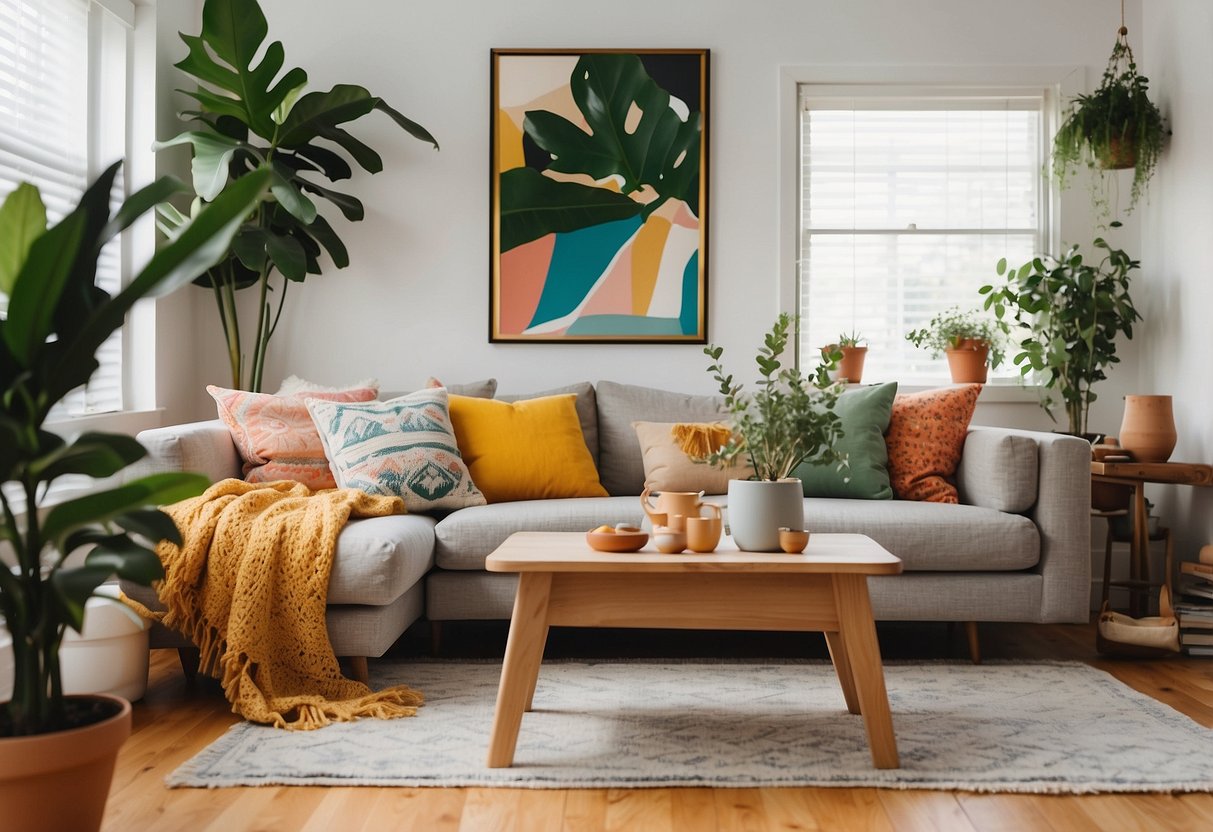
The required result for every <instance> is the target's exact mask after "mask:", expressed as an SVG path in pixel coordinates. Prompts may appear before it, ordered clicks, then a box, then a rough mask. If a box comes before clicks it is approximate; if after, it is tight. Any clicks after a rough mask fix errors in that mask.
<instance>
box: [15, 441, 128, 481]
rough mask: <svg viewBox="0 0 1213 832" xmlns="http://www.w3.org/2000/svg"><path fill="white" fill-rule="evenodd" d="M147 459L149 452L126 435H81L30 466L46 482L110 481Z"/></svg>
mask: <svg viewBox="0 0 1213 832" xmlns="http://www.w3.org/2000/svg"><path fill="white" fill-rule="evenodd" d="M145 456H147V450H146V449H145V448H144V447H143V446H142V445H140V444H139V442H138V441H136V440H135V439H134V438H133V437H130V436H126V435H125V434H120V433H82V434H80V436H78V437H76V439H75V440H73V441H72V442H71V444H69V445H64V446H62V447H60V448H58V449H57V450H56V451H55V452H54V453H52V454H50V455H48V456H47V457H45V458H43V459H40V460H38V462H36V463H35V464H34V465H31V466H30V472H31V473H32V474H34V475H35V476H36V477H38V478H39V479H40V480H41V481H43V482H49V481H50V480H53V479H55V478H56V477H61V476H63V475H64V474H84V475H86V476H89V477H95V478H101V477H111V476H113V475H114V474H116V473H118V472H119V471H121V470H122V469H123V468H125V467H126V466H128V465H130V464H131V463H132V462H135V461H137V460H140V459H142V458H143V457H145Z"/></svg>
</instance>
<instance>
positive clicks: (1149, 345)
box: [1128, 0, 1213, 560]
mask: <svg viewBox="0 0 1213 832" xmlns="http://www.w3.org/2000/svg"><path fill="white" fill-rule="evenodd" d="M1144 28H1145V39H1144V41H1145V49H1144V53H1145V60H1144V62H1143V71H1144V72H1145V74H1146V75H1147V76H1148V77H1149V79H1150V87H1151V90H1152V92H1153V94H1154V95H1155V102H1156V103H1157V104H1158V105H1159V106H1160V107H1161V108H1162V110H1163V114H1164V115H1166V116H1167V117H1168V119H1169V124H1170V127H1171V130H1172V136H1171V142H1170V145H1169V147H1168V148H1167V150H1166V152H1165V154H1164V155H1163V157H1162V163H1161V165H1160V167H1159V171H1158V175H1157V176H1156V177H1155V180H1154V185H1153V187H1152V188H1151V199H1150V204H1149V205H1148V206H1147V207H1146V208H1145V210H1144V212H1143V223H1142V242H1143V258H1144V259H1145V260H1146V261H1147V262H1148V263H1149V264H1150V267H1149V270H1148V271H1149V274H1148V283H1147V282H1144V281H1143V283H1146V286H1147V288H1146V290H1144V291H1141V292H1135V295H1137V296H1139V297H1140V298H1141V301H1140V302H1139V304H1138V305H1139V307H1140V308H1141V311H1142V314H1143V315H1144V316H1145V326H1144V327H1143V328H1142V337H1141V341H1142V348H1143V350H1144V351H1145V354H1147V355H1148V356H1150V359H1151V360H1150V362H1149V369H1148V371H1143V372H1142V373H1141V375H1140V379H1139V382H1138V389H1137V390H1133V391H1128V392H1140V393H1160V394H1170V395H1172V396H1174V397H1175V400H1174V406H1175V425H1176V428H1177V430H1178V432H1179V444H1178V445H1177V446H1176V448H1175V453H1174V454H1173V455H1172V457H1171V458H1172V459H1174V460H1182V461H1189V462H1213V366H1211V365H1210V363H1209V359H1210V354H1213V326H1210V313H1211V312H1213V157H1210V155H1209V148H1210V140H1209V137H1210V135H1213V109H1211V108H1210V106H1209V103H1210V101H1213V53H1210V51H1209V38H1210V36H1211V35H1213V4H1210V3H1208V2H1205V0H1155V2H1151V3H1149V4H1148V7H1147V11H1146V15H1145V20H1144ZM1148 496H1149V497H1150V499H1151V500H1154V501H1155V502H1156V503H1158V508H1157V510H1156V512H1155V513H1157V514H1159V516H1160V517H1161V518H1162V519H1163V522H1164V524H1166V525H1170V526H1171V527H1172V528H1173V529H1175V530H1176V532H1177V538H1176V556H1177V557H1178V558H1180V559H1183V560H1193V559H1195V556H1196V552H1197V550H1198V548H1199V547H1200V546H1201V545H1203V544H1205V543H1209V542H1213V489H1208V488H1188V487H1182V488H1181V487H1168V486H1151V487H1150V490H1149V492H1148Z"/></svg>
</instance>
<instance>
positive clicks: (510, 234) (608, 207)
mask: <svg viewBox="0 0 1213 832" xmlns="http://www.w3.org/2000/svg"><path fill="white" fill-rule="evenodd" d="M643 209H644V206H643V205H641V204H640V203H639V202H636V201H634V200H631V199H629V198H628V197H626V196H624V195H622V194H618V193H615V192H614V191H609V190H607V189H606V188H591V187H589V186H588V185H579V184H577V183H575V182H557V181H556V180H555V179H551V178H549V177H547V176H544V175H543V174H542V173H539V172H538V171H536V170H534V169H533V168H514V169H513V170H507V171H506V172H505V173H503V174H501V250H502V251H509V250H510V249H512V248H515V247H516V246H520V245H522V244H523V243H529V242H531V241H532V240H537V239H539V238H540V237H543V236H544V235H546V234H552V233H556V232H561V231H576V230H577V229H579V228H586V227H588V226H591V225H599V224H601V223H604V222H613V221H615V220H623V219H627V218H628V217H634V216H636V215H637V214H639V213H640V212H641V211H642V210H643Z"/></svg>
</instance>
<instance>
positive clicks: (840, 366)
mask: <svg viewBox="0 0 1213 832" xmlns="http://www.w3.org/2000/svg"><path fill="white" fill-rule="evenodd" d="M867 355H868V345H867V344H866V343H864V337H863V336H862V335H860V334H859V333H858V332H856V331H855V330H852V331H851V332H850V333H845V332H844V333H842V334H840V335H839V336H838V340H837V341H835V342H834V343H833V344H827V345H826V346H824V347H822V348H821V357H822V358H823V359H824V360H825V361H827V362H829V364H830V365H831V368H832V370H833V372H834V378H835V380H836V381H844V382H847V383H849V384H859V383H860V382H861V381H862V380H863V361H864V359H865V358H867Z"/></svg>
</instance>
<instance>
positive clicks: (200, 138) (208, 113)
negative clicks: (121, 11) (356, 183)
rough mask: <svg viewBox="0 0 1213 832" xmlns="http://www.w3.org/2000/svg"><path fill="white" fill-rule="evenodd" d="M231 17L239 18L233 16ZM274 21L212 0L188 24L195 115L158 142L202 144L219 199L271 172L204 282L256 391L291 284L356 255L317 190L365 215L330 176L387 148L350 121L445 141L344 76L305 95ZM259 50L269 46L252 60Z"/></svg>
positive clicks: (354, 214) (172, 220)
mask: <svg viewBox="0 0 1213 832" xmlns="http://www.w3.org/2000/svg"><path fill="white" fill-rule="evenodd" d="M233 19H235V20H237V21H238V22H239V25H232V22H231V21H232V20H233ZM268 32H269V25H268V23H267V22H266V19H265V15H264V14H263V13H262V11H261V7H260V6H259V5H258V4H257V2H256V0H206V2H205V4H204V5H203V7H202V31H201V32H200V33H199V34H198V35H186V34H182V35H181V39H182V40H183V41H185V43H186V45H187V46H188V47H189V54H188V55H186V57H185V58H184V59H182V60H181V61H180V62H179V63H177V64H176V66H177V68H178V69H181V70H182V71H184V72H185V73H186V74H188V75H190V76H192V77H194V78H196V79H197V80H198V81H199V82H200V83H201V84H202V86H200V87H199V88H198V89H197V90H195V91H193V92H189V91H186V95H188V96H190V97H191V98H193V99H194V101H195V104H194V109H191V110H189V111H186V112H183V113H182V114H181V115H182V117H184V118H187V119H193V120H194V125H193V126H192V128H191V129H190V130H187V131H185V132H183V133H181V134H179V135H177V136H174V137H173V138H171V139H168V140H167V141H164V142H160V143H159V144H157V145H156V147H157V149H159V148H165V147H171V146H174V145H182V144H188V145H190V146H191V147H192V148H193V166H192V170H193V182H194V190H195V192H196V193H197V196H198V199H199V200H200V201H201V202H209V201H211V200H213V199H215V198H216V197H217V196H218V195H219V194H221V193H223V191H224V190H225V189H226V188H229V187H232V186H233V185H234V184H235V183H237V182H239V181H240V179H241V178H243V177H245V176H248V175H250V174H252V173H253V172H255V171H258V170H261V169H268V170H270V171H271V172H272V175H273V180H272V185H271V189H272V191H273V199H272V200H267V201H265V202H263V203H261V204H260V205H259V206H258V207H257V210H256V211H254V212H253V213H252V214H251V215H250V216H249V217H247V218H246V219H245V221H244V223H243V224H242V225H241V227H240V230H239V232H238V233H237V234H236V237H235V239H234V240H233V241H232V244H231V245H230V246H229V248H228V250H227V252H225V254H224V257H223V258H222V259H221V260H220V261H219V262H218V263H217V264H216V265H215V266H214V267H213V268H211V269H209V270H208V271H207V272H206V273H205V274H204V275H202V276H201V277H199V278H198V280H197V281H195V282H196V283H197V284H198V285H200V286H203V287H207V288H210V289H212V290H213V291H214V295H215V303H216V305H217V307H218V310H219V321H220V323H221V324H222V326H223V335H224V339H225V341H226V343H227V350H228V361H229V364H230V366H231V371H232V387H234V388H237V389H241V390H252V391H260V389H261V383H262V380H263V372H264V367H265V356H266V351H267V349H268V347H269V342H270V338H271V337H272V336H273V334H274V331H275V328H276V327H277V325H278V321H279V319H280V318H281V316H282V309H283V304H284V303H285V301H286V294H287V288H288V287H289V286H290V284H291V283H302V282H303V281H304V280H305V279H306V278H307V276H308V275H309V274H320V271H321V270H320V257H321V253H322V252H328V255H329V257H330V258H331V259H332V261H333V265H334V266H336V267H337V268H339V269H341V268H344V267H345V266H347V265H349V253H348V252H347V251H346V248H345V245H344V244H343V243H342V241H341V238H340V237H338V236H337V233H336V231H335V230H334V229H333V227H332V226H331V225H330V224H329V223H328V221H327V220H326V219H325V218H324V217H322V216H320V215H319V214H318V213H317V211H316V204H315V202H313V200H312V197H319V198H321V199H325V200H328V201H329V202H331V203H332V204H333V205H334V206H336V207H337V209H338V210H340V211H341V214H342V216H344V217H345V219H347V220H349V221H350V222H357V221H359V220H361V219H362V218H363V208H362V203H361V202H360V201H359V200H358V199H357V198H355V197H354V196H351V195H350V194H347V193H341V192H339V191H335V190H332V189H331V188H330V187H328V186H329V184H331V183H333V182H337V181H339V180H342V179H348V178H350V176H351V174H352V168H351V165H350V162H349V161H348V160H347V158H346V156H345V155H343V153H342V152H338V151H343V152H344V154H348V157H349V159H352V160H353V161H354V162H355V163H356V164H357V165H358V166H359V167H361V168H362V169H363V170H365V171H367V172H368V173H378V172H379V171H380V170H382V169H383V160H382V159H381V158H380V157H379V154H378V153H376V152H375V151H374V150H372V149H371V148H370V147H367V145H366V144H364V143H363V142H361V141H359V140H358V139H356V138H354V136H352V135H350V134H349V133H348V132H347V131H346V129H345V128H344V127H342V126H341V125H343V124H347V123H348V122H351V121H355V120H357V119H359V118H361V117H363V116H365V115H367V114H369V113H371V112H372V111H374V110H378V111H379V112H381V113H384V114H385V115H387V116H388V117H389V118H391V120H392V121H394V122H395V123H396V124H397V125H399V126H400V127H401V129H403V130H404V131H405V132H406V133H408V134H409V135H410V136H413V137H414V138H416V139H419V140H421V141H425V142H429V143H430V144H432V145H433V146H434V148H435V149H437V148H438V143H437V142H436V141H435V140H434V137H433V136H431V135H430V133H429V131H428V130H426V129H425V128H424V127H422V126H421V125H420V124H417V123H416V122H415V121H413V120H411V119H409V118H407V117H406V116H404V115H403V114H401V113H400V112H398V111H396V110H395V109H393V108H392V107H390V106H388V104H387V102H386V101H384V100H383V99H382V98H378V97H376V96H373V95H371V94H370V92H368V91H367V90H366V89H364V88H363V87H359V86H355V85H352V84H338V85H336V86H334V87H333V88H332V89H331V90H329V91H328V92H309V93H306V94H303V90H304V88H305V86H306V85H307V73H306V72H304V71H303V70H302V69H300V68H298V67H294V68H292V69H289V70H287V71H286V72H285V73H282V74H280V70H281V68H282V66H283V48H282V43H281V42H280V41H274V42H273V43H270V44H268V46H267V45H266V44H265V42H264V41H265V38H266V35H267V33H268ZM255 55H264V57H262V58H261V60H260V62H259V63H258V64H257V65H255V66H254V65H253V58H254V56H255ZM321 183H324V184H321ZM195 204H197V201H196V203H195ZM163 219H164V222H165V223H166V224H167V225H169V226H170V227H177V226H180V225H181V224H182V223H184V222H186V221H187V219H188V218H187V217H186V216H185V215H184V214H182V213H181V212H180V211H177V210H176V209H174V208H172V207H171V206H165V208H164V212H163ZM274 272H278V273H279V274H281V275H282V278H283V279H282V281H281V283H280V284H279V287H278V297H277V301H276V303H271V302H270V294H269V293H270V292H271V291H272V288H271V285H270V278H271V277H272V276H273V274H274ZM252 287H256V289H257V291H258V294H259V299H258V304H257V316H256V317H257V324H256V332H255V336H254V338H253V351H252V360H251V361H250V362H246V361H245V354H244V349H245V347H244V344H243V342H242V341H241V332H240V318H239V315H238V314H237V305H236V297H235V295H236V292H237V291H238V290H240V289H245V288H252Z"/></svg>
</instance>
